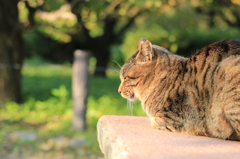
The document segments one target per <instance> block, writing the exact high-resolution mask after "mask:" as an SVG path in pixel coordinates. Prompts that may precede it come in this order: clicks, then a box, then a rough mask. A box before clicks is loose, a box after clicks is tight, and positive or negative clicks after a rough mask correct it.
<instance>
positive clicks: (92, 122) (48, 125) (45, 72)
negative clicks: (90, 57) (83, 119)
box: [0, 62, 144, 159]
mask: <svg viewBox="0 0 240 159" xmlns="http://www.w3.org/2000/svg"><path fill="white" fill-rule="evenodd" d="M22 74H23V81H22V85H23V99H24V102H23V104H21V105H18V104H15V103H13V102H8V103H7V104H6V105H2V106H1V109H0V125H1V131H0V158H3V157H4V158H11V157H12V156H15V157H16V158H21V159H22V158H46V159H48V158H49V159H50V158H64V159H65V158H67V159H73V158H102V157H103V156H102V154H101V152H100V150H99V147H98V142H97V134H96V124H97V121H98V119H99V118H100V117H101V116H102V115H109V114H111V115H144V113H143V111H142V109H141V107H140V104H139V103H138V102H136V103H133V105H134V109H133V111H132V112H131V109H129V108H128V106H127V101H126V100H125V99H123V98H122V97H121V96H120V95H119V94H118V93H117V89H118V85H119V82H120V80H119V78H118V73H117V72H113V71H111V70H109V71H108V78H96V77H94V76H92V75H90V77H89V80H90V82H89V97H88V106H87V130H86V131H85V132H79V131H76V130H73V129H72V127H71V119H72V98H71V76H72V69H71V67H70V66H62V65H51V64H45V63H43V64H42V63H41V65H35V64H31V63H30V62H29V63H27V64H26V65H25V66H24V68H23V70H22ZM19 132H20V133H21V132H30V133H33V134H35V135H36V136H37V137H36V138H35V139H33V140H20V139H18V138H16V137H13V136H14V135H12V134H15V133H19ZM79 138H80V139H81V140H83V141H84V142H83V143H82V144H80V145H79V146H77V147H73V146H64V145H63V146H59V145H61V144H59V143H58V141H56V140H55V139H63V140H62V141H65V140H67V141H70V140H72V139H79ZM55 141H56V142H55ZM60 142H61V141H60Z"/></svg>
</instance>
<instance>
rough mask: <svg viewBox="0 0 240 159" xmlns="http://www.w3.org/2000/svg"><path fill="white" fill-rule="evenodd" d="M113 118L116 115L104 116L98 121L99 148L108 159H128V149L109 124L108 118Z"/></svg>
mask: <svg viewBox="0 0 240 159" xmlns="http://www.w3.org/2000/svg"><path fill="white" fill-rule="evenodd" d="M113 116H115V115H104V116H102V117H101V118H99V120H98V123H97V132H98V143H99V147H100V150H101V151H102V153H103V154H104V156H105V157H106V158H108V159H110V158H114V159H127V158H128V151H127V147H126V146H125V144H124V142H123V141H122V139H121V138H119V137H118V136H117V134H116V132H115V130H114V129H113V127H112V126H111V124H109V122H108V118H109V117H113Z"/></svg>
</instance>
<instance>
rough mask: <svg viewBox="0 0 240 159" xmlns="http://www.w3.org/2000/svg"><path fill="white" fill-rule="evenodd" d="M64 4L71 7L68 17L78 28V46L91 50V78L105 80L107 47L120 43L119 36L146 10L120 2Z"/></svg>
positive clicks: (71, 1) (74, 1) (78, 0)
mask: <svg viewBox="0 0 240 159" xmlns="http://www.w3.org/2000/svg"><path fill="white" fill-rule="evenodd" d="M67 1H68V2H69V4H70V5H71V8H72V13H74V14H75V15H76V17H77V21H78V24H79V27H80V28H81V29H80V30H79V36H81V38H82V39H83V40H82V45H84V46H86V47H87V48H86V49H88V50H91V52H92V54H93V55H94V56H95V57H96V60H97V63H96V69H95V73H94V74H95V75H96V76H106V69H107V65H108V62H109V59H110V54H111V53H110V47H111V46H112V45H113V44H114V43H117V44H119V43H121V39H122V37H123V34H124V33H125V32H126V31H127V30H128V29H129V28H130V27H131V26H132V25H133V24H134V21H135V19H136V18H137V17H139V16H140V15H141V14H142V13H143V12H145V11H146V10H147V8H146V7H143V6H142V7H139V6H138V5H136V3H130V2H128V1H124V0H112V1H97V2H96V1H84V0H67ZM141 4H143V3H141ZM141 4H140V5H141ZM94 29H95V30H94Z"/></svg>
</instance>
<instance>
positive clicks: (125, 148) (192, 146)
mask: <svg viewBox="0 0 240 159" xmlns="http://www.w3.org/2000/svg"><path fill="white" fill-rule="evenodd" d="M97 129H98V141H99V145H100V149H101V151H102V152H103V154H104V155H105V158H106V159H161V158H166V159H169V158H187V159H193V158H194V159H198V158H199V159H203V158H211V159H221V158H222V159H226V158H231V159H234V158H236V159H237V158H238V159H239V158H240V142H237V141H226V140H221V139H215V138H208V137H201V136H190V135H184V134H178V133H171V132H165V131H160V130H156V129H153V128H151V126H150V121H149V119H148V118H147V117H133V116H111V115H109V116H102V117H101V118H100V119H99V121H98V125H97Z"/></svg>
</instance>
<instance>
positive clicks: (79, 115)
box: [72, 50, 89, 131]
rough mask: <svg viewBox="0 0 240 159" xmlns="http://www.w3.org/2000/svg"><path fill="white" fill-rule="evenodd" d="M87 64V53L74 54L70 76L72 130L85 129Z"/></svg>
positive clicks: (77, 52) (80, 51) (81, 51)
mask: <svg viewBox="0 0 240 159" xmlns="http://www.w3.org/2000/svg"><path fill="white" fill-rule="evenodd" d="M88 63H89V52H88V51H83V50H76V51H75V52H74V61H73V74H72V97H73V119H72V124H73V128H74V129H77V130H81V131H83V130H85V129H86V111H87V97H88Z"/></svg>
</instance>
